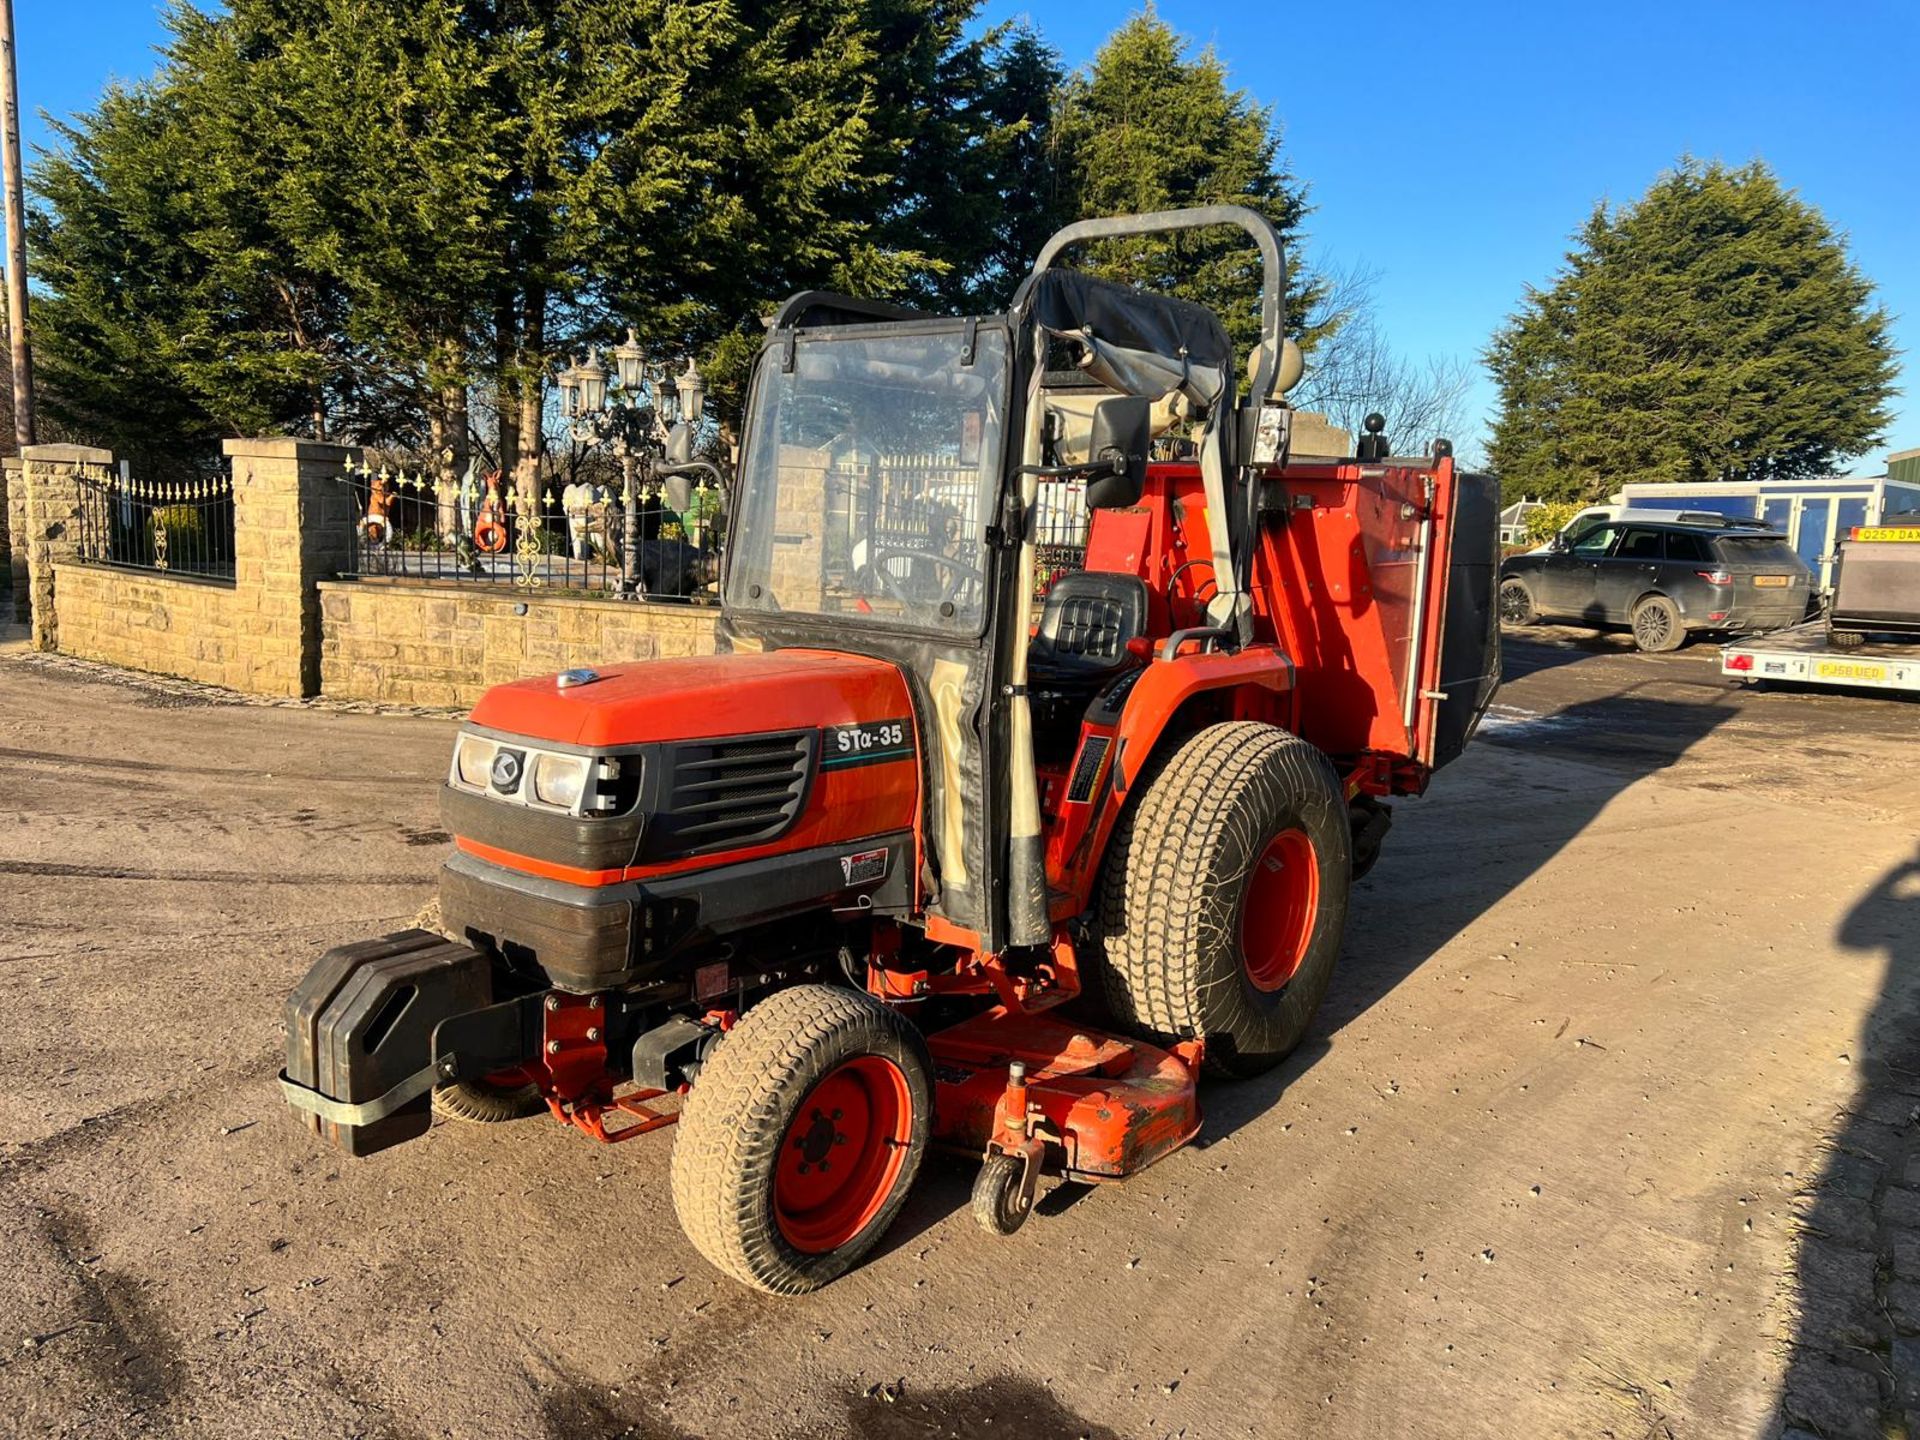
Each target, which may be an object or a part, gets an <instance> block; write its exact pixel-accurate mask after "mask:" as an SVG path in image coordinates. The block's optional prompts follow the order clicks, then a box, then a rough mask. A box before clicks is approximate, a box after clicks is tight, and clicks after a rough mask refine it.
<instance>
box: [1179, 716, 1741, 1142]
mask: <svg viewBox="0 0 1920 1440" xmlns="http://www.w3.org/2000/svg"><path fill="white" fill-rule="evenodd" d="M1638 691H1639V687H1638V686H1633V687H1629V688H1627V689H1624V690H1622V691H1619V692H1617V693H1615V694H1612V695H1608V696H1603V697H1598V698H1595V699H1592V700H1584V701H1580V702H1578V703H1576V704H1573V705H1568V706H1565V707H1563V708H1561V709H1559V710H1557V711H1555V712H1553V713H1550V714H1544V715H1529V716H1528V717H1526V718H1525V719H1524V720H1519V721H1500V720H1498V719H1497V717H1490V719H1489V722H1488V723H1487V724H1485V725H1483V726H1482V728H1481V731H1480V733H1479V735H1478V736H1477V737H1476V738H1475V739H1474V741H1473V743H1472V744H1471V745H1469V746H1468V748H1467V752H1466V754H1465V756H1463V757H1462V758H1461V759H1460V760H1459V761H1458V762H1456V763H1455V765H1454V766H1453V767H1451V768H1450V769H1448V770H1446V771H1444V772H1442V774H1441V775H1440V776H1439V777H1437V779H1436V780H1435V782H1434V786H1433V788H1432V790H1431V791H1429V792H1428V794H1427V795H1426V796H1425V797H1423V798H1421V799H1419V800H1414V801H1408V802H1403V803H1400V804H1398V805H1396V807H1395V812H1394V828H1393V831H1392V833H1390V834H1389V835H1388V837H1387V841H1386V846H1385V849H1384V850H1383V852H1382V854H1381V858H1380V861H1379V863H1378V865H1377V866H1376V867H1375V868H1374V870H1373V871H1372V872H1371V873H1370V874H1369V875H1367V876H1366V877H1365V878H1364V879H1362V880H1361V881H1360V882H1359V883H1358V884H1356V885H1355V886H1354V890H1353V898H1352V902H1351V907H1350V909H1349V911H1348V915H1347V940H1346V945H1345V947H1344V949H1343V951H1342V954H1341V958H1340V962H1339V964H1338V965H1337V966H1336V967H1335V969H1334V972H1333V979H1332V981H1331V983H1330V984H1329V986H1328V988H1327V994H1326V997H1325V999H1324V1000H1323V1001H1322V1002H1321V1005H1320V1010H1319V1013H1318V1014H1317V1015H1316V1016H1315V1018H1314V1022H1313V1026H1312V1029H1311V1030H1310V1031H1309V1032H1308V1035H1307V1038H1306V1040H1305V1041H1304V1042H1303V1043H1302V1044H1301V1046H1300V1048H1299V1049H1298V1050H1296V1051H1295V1052H1294V1053H1293V1055H1291V1056H1290V1057H1289V1058H1288V1059H1287V1061H1286V1062H1285V1063H1284V1064H1282V1065H1280V1066H1279V1067H1278V1068H1276V1069H1275V1070H1273V1071H1271V1072H1269V1073H1268V1074H1266V1075H1263V1076H1259V1077H1258V1078H1256V1079H1252V1080H1246V1081H1241V1082H1238V1083H1231V1084H1224V1085H1223V1084H1215V1085H1212V1086H1210V1087H1207V1088H1206V1089H1205V1090H1204V1091H1203V1097H1202V1098H1203V1102H1204V1104H1205V1107H1206V1117H1207V1119H1206V1129H1205V1132H1204V1133H1203V1136H1202V1138H1201V1141H1200V1142H1199V1143H1200V1144H1202V1145H1205V1144H1207V1143H1210V1142H1216V1141H1219V1140H1223V1139H1225V1138H1226V1137H1228V1136H1230V1135H1232V1134H1233V1133H1234V1132H1235V1131H1236V1130H1238V1129H1240V1128H1241V1127H1242V1126H1244V1125H1246V1124H1248V1123H1249V1122H1251V1121H1253V1120H1256V1119H1258V1118H1259V1117H1260V1116H1262V1115H1264V1114H1266V1113H1267V1112H1268V1111H1269V1110H1271V1109H1273V1108H1274V1107H1275V1106H1276V1105H1277V1104H1279V1103H1280V1101H1281V1099H1282V1097H1283V1096H1284V1095H1285V1093H1286V1090H1287V1087H1288V1086H1289V1085H1291V1084H1292V1083H1293V1082H1294V1081H1295V1080H1296V1079H1297V1078H1299V1077H1300V1076H1301V1075H1302V1074H1304V1073H1305V1072H1306V1071H1307V1070H1308V1069H1309V1068H1310V1067H1311V1066H1313V1065H1314V1064H1315V1063H1316V1062H1318V1060H1319V1059H1320V1058H1321V1057H1322V1056H1323V1055H1324V1054H1325V1053H1326V1052H1327V1050H1328V1049H1329V1047H1330V1044H1331V1041H1332V1039H1333V1037H1335V1036H1337V1035H1338V1034H1339V1032H1340V1030H1341V1029H1342V1028H1343V1027H1345V1026H1346V1025H1348V1024H1349V1023H1351V1022H1352V1021H1353V1020H1354V1019H1356V1018H1357V1017H1359V1016H1361V1015H1363V1014H1365V1013H1366V1011H1367V1010H1368V1009H1370V1008H1371V1007H1372V1006H1373V1005H1374V1004H1376V1003H1377V1002H1379V1001H1380V1000H1381V999H1383V998H1384V997H1385V996H1387V995H1388V994H1390V993H1391V992H1392V991H1393V989H1394V988H1395V987H1396V986H1398V985H1399V984H1400V983H1401V982H1402V981H1403V980H1405V979H1406V978H1407V977H1408V976H1410V975H1412V974H1413V973H1414V972H1415V971H1417V970H1418V969H1419V968H1420V967H1421V966H1423V965H1425V964H1426V963H1427V962H1428V961H1429V960H1430V959H1432V958H1433V957H1434V956H1435V955H1436V954H1437V953H1438V952H1440V951H1441V950H1442V949H1444V948H1445V947H1446V946H1447V944H1448V943H1449V942H1450V941H1452V940H1453V939H1454V938H1455V937H1456V936H1458V935H1459V934H1460V933H1461V932H1462V931H1463V930H1465V929H1467V928H1468V927H1470V926H1471V925H1472V924H1473V923H1474V922H1475V921H1477V920H1479V919H1480V918H1481V917H1483V916H1485V915H1487V914H1488V913H1489V912H1491V911H1493V910H1494V909H1495V908H1497V907H1498V906H1499V905H1500V904H1501V903H1502V902H1503V901H1505V900H1506V899H1507V897H1508V896H1509V895H1511V894H1512V893H1513V892H1514V891H1515V890H1516V889H1517V888H1518V887H1519V886H1520V885H1522V884H1523V883H1524V882H1525V881H1526V880H1528V879H1529V878H1530V877H1531V876H1533V875H1534V874H1535V873H1537V872H1538V871H1539V870H1541V869H1542V868H1543V867H1545V866H1546V865H1548V864H1550V863H1551V862H1552V861H1553V860H1554V858H1555V857H1556V856H1557V855H1559V853H1560V852H1561V851H1562V850H1564V849H1565V848H1566V847H1567V846H1568V845H1569V844H1570V843H1571V842H1572V841H1573V840H1574V838H1575V837H1576V836H1578V835H1579V834H1580V832H1581V831H1583V830H1585V829H1586V828H1587V826H1588V825H1589V824H1591V823H1592V822H1593V820H1594V819H1595V818H1596V817H1597V816H1598V815H1599V814H1600V813H1601V812H1602V811H1603V810H1604V809H1606V807H1607V806H1608V805H1609V804H1611V803H1612V802H1613V800H1614V799H1615V798H1616V797H1617V796H1618V795H1619V794H1620V793H1621V792H1622V791H1624V790H1626V789H1627V788H1628V787H1630V786H1632V785H1634V784H1637V783H1638V782H1639V781H1641V780H1643V779H1645V778H1647V777H1648V776H1650V775H1653V774H1656V773H1658V772H1659V771H1661V770H1664V769H1666V768H1667V767H1669V766H1671V765H1672V764H1674V763H1675V762H1676V761H1677V760H1679V759H1680V758H1681V757H1682V756H1683V755H1685V754H1686V753H1687V751H1688V750H1690V749H1691V748H1692V747H1693V746H1694V745H1696V744H1698V743H1699V742H1700V741H1701V740H1703V739H1705V738H1706V737H1707V736H1708V735H1710V734H1711V733H1712V732H1713V731H1714V730H1715V729H1717V728H1718V727H1719V726H1720V725H1721V724H1723V723H1724V722H1725V721H1727V720H1728V719H1730V718H1732V716H1733V715H1734V713H1735V710H1736V706H1737V699H1736V697H1735V696H1734V695H1733V694H1732V693H1731V692H1729V693H1728V694H1726V695H1725V696H1724V697H1720V698H1716V699H1713V700H1708V701H1703V702H1681V701H1675V700H1668V699H1656V698H1651V697H1649V696H1646V695H1643V694H1640V693H1638ZM1529 759H1532V760H1546V761H1548V762H1550V763H1549V764H1547V765H1541V764H1537V763H1528V761H1529Z"/></svg>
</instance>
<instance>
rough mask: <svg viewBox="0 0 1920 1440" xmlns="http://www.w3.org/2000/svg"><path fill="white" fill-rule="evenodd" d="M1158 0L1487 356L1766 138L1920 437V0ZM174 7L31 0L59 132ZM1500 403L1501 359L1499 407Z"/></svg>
mask: <svg viewBox="0 0 1920 1440" xmlns="http://www.w3.org/2000/svg"><path fill="white" fill-rule="evenodd" d="M1136 8H1137V7H1136V6H1134V5H1132V4H1131V3H1123V4H1113V3H1100V0H986V4H985V6H984V8H983V12H982V13H983V16H984V17H985V18H986V19H988V20H1002V19H1012V18H1016V17H1020V16H1025V17H1027V18H1029V19H1030V20H1031V21H1032V22H1033V23H1034V25H1035V26H1036V27H1037V28H1039V29H1040V30H1041V32H1042V33H1043V34H1045V35H1046V37H1047V38H1048V39H1049V40H1050V41H1052V43H1053V44H1054V45H1055V46H1057V47H1058V48H1059V49H1060V51H1061V52H1062V55H1063V56H1064V58H1065V59H1066V61H1067V63H1068V64H1069V65H1078V64H1082V63H1085V62H1086V61H1087V60H1089V59H1090V58H1091V57H1092V55H1093V53H1094V51H1095V50H1096V49H1098V47H1099V44H1100V42H1101V40H1102V39H1104V38H1105V37H1106V35H1107V34H1108V33H1109V32H1110V31H1111V30H1112V29H1113V28H1114V27H1115V26H1116V25H1118V24H1119V23H1120V22H1121V21H1123V20H1124V19H1125V18H1126V17H1127V16H1128V15H1129V14H1131V13H1133V11H1134V10H1135V9H1136ZM1158 8H1159V13H1160V15H1161V16H1162V18H1164V19H1165V20H1167V21H1168V22H1169V23H1170V24H1172V25H1173V26H1175V27H1176V28H1177V29H1178V30H1180V31H1181V32H1182V33H1184V34H1186V35H1189V36H1191V37H1193V39H1194V40H1195V41H1197V42H1199V43H1201V44H1211V45H1213V46H1214V48H1215V49H1216V50H1217V51H1218V52H1219V54H1220V56H1221V57H1222V58H1223V59H1224V60H1225V62H1226V64H1227V65H1228V67H1229V69H1230V70H1231V71H1232V75H1233V80H1234V83H1235V84H1237V85H1239V86H1241V87H1243V88H1244V89H1246V90H1247V91H1248V92H1250V93H1251V94H1252V95H1253V96H1254V97H1255V98H1257V99H1259V100H1260V101H1262V102H1264V103H1271V104H1273V105H1274V106H1275V109H1276V115H1277V117H1278V119H1279V121H1280V122H1281V124H1282V125H1283V127H1284V130H1285V150H1286V154H1287V156H1288V158H1289V160H1290V162H1291V164H1292V166H1293V169H1294V171H1295V173H1296V174H1298V175H1299V176H1300V177H1301V178H1302V179H1304V180H1306V181H1307V182H1308V183H1309V184H1310V185H1311V187H1312V200H1313V203H1314V204H1315V206H1316V207H1317V208H1316V211H1315V213H1314V214H1313V216H1312V217H1311V218H1310V220H1309V222H1308V231H1309V233H1308V236H1307V240H1306V258H1307V259H1308V260H1309V262H1313V263H1330V264H1334V265H1337V266H1341V267H1349V266H1357V267H1362V268H1365V269H1368V270H1371V271H1373V272H1375V273H1376V274H1377V276H1378V283H1377V286H1376V289H1375V298H1376V301H1377V304H1378V307H1379V313H1380V318H1381V321H1382V324H1383V328H1384V329H1385V330H1386V331H1387V333H1388V334H1390V335H1391V336H1392V337H1393V339H1394V341H1395V342H1396V344H1398V345H1399V346H1400V347H1401V348H1402V349H1403V350H1405V351H1406V352H1408V353H1409V354H1412V355H1415V356H1424V355H1458V356H1464V357H1472V356H1474V355H1476V354H1477V352H1478V351H1479V349H1480V347H1481V345H1482V344H1484V343H1485V340H1486V337H1487V335H1488V334H1489V333H1490V332H1491V330H1492V329H1493V327H1494V326H1495V325H1497V324H1498V323H1499V322H1500V319H1501V317H1502V316H1504V315H1505V314H1507V313H1508V312H1509V311H1511V310H1512V308H1513V307H1514V305H1515V304H1516V303H1518V301H1519V299H1520V297H1521V295H1522V293H1523V292H1524V288H1525V287H1526V285H1528V284H1529V283H1540V282H1544V281H1545V280H1547V279H1548V278H1549V277H1550V276H1551V275H1552V273H1553V271H1554V269H1555V267H1556V266H1557V265H1558V263H1559V261H1560V257H1561V254H1562V252H1563V251H1564V249H1565V247H1566V243H1567V237H1568V235H1569V234H1570V233H1571V232H1572V230H1573V229H1574V227H1575V226H1576V225H1578V224H1579V222H1580V221H1581V219H1582V218H1583V217H1584V216H1585V214H1586V213H1587V211H1588V209H1589V208H1590V207H1591V206H1592V205H1593V203H1594V202H1595V201H1597V200H1602V199H1606V200H1629V199H1631V198H1633V197H1634V196H1635V195H1637V194H1639V193H1640V191H1641V190H1643V189H1644V188H1645V187H1646V185H1647V183H1648V182H1649V181H1650V180H1651V179H1652V178H1653V177H1654V176H1655V175H1657V174H1658V173H1659V172H1660V170H1661V169H1662V168H1664V167H1666V166H1668V165H1670V164H1672V162H1673V161H1674V160H1675V159H1676V158H1677V157H1678V156H1680V155H1681V154H1683V153H1687V152H1691V153H1693V154H1695V155H1700V156H1706V157H1719V158H1721V159H1724V160H1727V161H1729V162H1734V163H1739V162H1743V161H1746V160H1749V159H1752V158H1755V157H1759V158H1762V159H1765V160H1766V161H1768V162H1769V163H1770V164H1771V165H1773V167H1774V168H1775V169H1776V170H1777V171H1778V172H1779V174H1780V175H1781V177H1782V179H1783V180H1784V181H1785V182H1786V183H1787V184H1789V185H1791V186H1793V187H1794V188H1795V189H1797V190H1798V191H1799V192H1800V194H1801V195H1802V196H1803V197H1805V198H1806V199H1807V200H1809V201H1811V202H1812V203H1813V204H1815V205H1817V206H1819V207H1820V209H1821V210H1823V211H1824V212H1825V213H1826V215H1827V217H1828V219H1829V220H1830V221H1831V222H1832V223H1833V224H1834V225H1835V227H1836V228H1838V229H1840V230H1841V231H1843V232H1845V233H1846V234H1847V235H1848V237H1849V239H1850V241H1851V244H1852V247H1853V254H1854V258H1855V260H1856V261H1857V262H1858V264H1859V265H1860V266H1861V268H1862V269H1863V270H1864V271H1865V272H1866V273H1867V274H1868V275H1869V276H1870V277H1871V278H1872V279H1873V280H1874V281H1875V283H1876V284H1877V285H1878V286H1879V289H1880V295H1881V299H1882V301H1883V303H1884V304H1885V305H1886V306H1887V308H1888V309H1889V310H1891V311H1892V312H1893V313H1894V315H1895V317H1896V321H1895V338H1896V341H1897V343H1898V344H1899V346H1900V348H1901V350H1902V351H1904V352H1905V355H1904V356H1903V366H1902V369H1903V388H1904V389H1905V390H1907V391H1908V392H1909V393H1908V394H1906V395H1903V396H1901V397H1900V398H1899V399H1898V400H1897V401H1896V402H1895V410H1896V417H1897V418H1896V421H1895V424H1894V427H1893V430H1892V432H1891V433H1890V434H1889V436H1888V441H1889V445H1888V447H1886V448H1891V449H1906V448H1909V447H1912V446H1920V393H1915V392H1916V391H1920V384H1916V381H1920V89H1917V88H1916V86H1920V3H1915V0H1838V3H1831V0H1830V3H1825V4H1815V3H1811V0H1807V3H1788V0H1666V3H1661V4H1653V3H1644V0H1612V3H1609V4H1606V5H1574V4H1565V3H1555V0H1547V3H1538V0H1536V3H1525V0H1514V3H1508V4H1500V3H1491V0H1454V3H1451V4H1445V5H1439V4H1433V3H1406V4H1375V5H1361V4H1347V5H1319V6H1306V5H1287V4H1282V3H1278V0H1211V3H1205V4H1203V3H1199V0H1161V3H1160V4H1159V7H1158ZM159 14H160V7H159V5H158V4H156V3H154V0H92V3H90V4H87V5H81V4H75V3H71V0H15V18H16V24H17V27H18V31H19V46H20V71H21V74H20V85H21V100H22V105H23V109H24V110H26V111H27V112H29V113H28V115H27V116H26V117H24V118H26V121H27V132H28V135H27V138H28V141H29V143H30V144H31V143H33V142H36V141H43V140H44V139H45V138H46V132H45V129H44V127H43V126H42V125H41V124H40V122H39V120H38V118H37V115H35V114H34V113H33V112H36V111H39V110H48V111H52V112H53V113H55V114H64V113H70V112H72V111H74V110H76V109H81V108H84V107H86V106H88V105H89V104H91V102H92V100H93V98H94V97H95V96H96V95H97V94H98V93H99V90H100V87H101V86H102V84H104V83H105V82H106V81H107V80H108V79H109V78H110V77H113V76H119V77H123V78H126V77H137V76H141V75H144V74H146V73H147V72H148V71H149V70H151V69H152V66H153V56H152V51H151V47H152V45H153V44H154V43H155V42H156V40H157V39H158V38H159V36H160V33H161V30H160V24H159V18H158V17H159ZM1492 401H1493V393H1492V387H1491V385H1489V384H1487V383H1486V382H1485V381H1484V380H1482V382H1481V384H1480V386H1479V388H1478V389H1477V390H1476V392H1475V395H1474V408H1475V411H1476V413H1478V414H1482V415H1484V414H1485V413H1486V412H1488V411H1489V410H1490V408H1491V405H1492ZM1459 438H1460V439H1461V440H1462V442H1463V443H1462V449H1463V451H1467V452H1469V453H1471V452H1474V451H1477V450H1478V449H1479V448H1480V445H1479V441H1480V438H1481V437H1478V436H1474V435H1467V436H1462V437H1459ZM1884 459H1885V451H1884V449H1883V450H1879V451H1875V452H1873V453H1870V454H1868V455H1867V456H1864V457H1862V458H1861V459H1860V460H1859V461H1858V462H1856V464H1855V465H1854V467H1853V468H1854V469H1855V470H1856V471H1858V472H1860V473H1868V472H1877V471H1878V470H1880V469H1881V468H1883V462H1884Z"/></svg>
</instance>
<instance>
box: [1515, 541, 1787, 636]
mask: <svg viewBox="0 0 1920 1440" xmlns="http://www.w3.org/2000/svg"><path fill="white" fill-rule="evenodd" d="M1812 589H1813V572H1812V571H1811V570H1809V569H1808V568H1807V566H1806V564H1805V562H1803V561H1802V560H1801V559H1800V557H1799V556H1798V555H1796V554H1795V553H1794V550H1793V547H1792V546H1791V545H1789V544H1788V543H1787V539H1786V537H1785V536H1784V535H1782V534H1780V533H1779V532H1778V531H1776V530H1769V529H1767V528H1765V527H1764V526H1762V525H1759V524H1757V523H1748V524H1743V523H1740V522H1729V523H1727V524H1725V525H1703V524H1683V523H1680V522H1678V521H1675V522H1673V523H1665V522H1647V521H1615V522H1612V523H1608V524H1601V525H1596V526H1594V527H1593V528H1592V529H1590V530H1585V531H1582V532H1581V533H1580V534H1579V535H1577V536H1576V537H1574V539H1573V540H1572V541H1571V543H1568V542H1564V541H1556V542H1555V543H1554V545H1553V548H1551V549H1549V550H1547V551H1546V552H1544V553H1540V554H1530V555H1514V556H1511V557H1510V558H1509V559H1507V560H1506V561H1505V562H1504V563H1503V564H1502V565H1501V567H1500V618H1501V619H1502V620H1503V621H1505V622H1506V623H1507V624H1509V625H1528V624H1531V623H1532V622H1533V621H1535V620H1548V619H1552V620H1573V621H1577V622H1580V623H1582V624H1589V625H1625V626H1627V627H1629V628H1630V629H1631V630H1632V631H1633V643H1634V644H1635V645H1637V646H1639V647H1640V648H1641V649H1642V650H1647V651H1663V650H1677V649H1679V648H1680V646H1682V645H1684V644H1685V643H1686V641H1687V637H1688V636H1689V635H1691V634H1693V633H1695V632H1698V631H1706V630H1717V631H1726V632H1730V633H1737V634H1749V635H1750V634H1758V633H1759V632H1761V631H1764V630H1781V629H1784V628H1786V627H1787V626H1789V625H1797V624H1799V623H1800V622H1801V621H1802V620H1804V619H1806V617H1807V602H1808V598H1809V596H1810V595H1811V593H1812Z"/></svg>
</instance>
